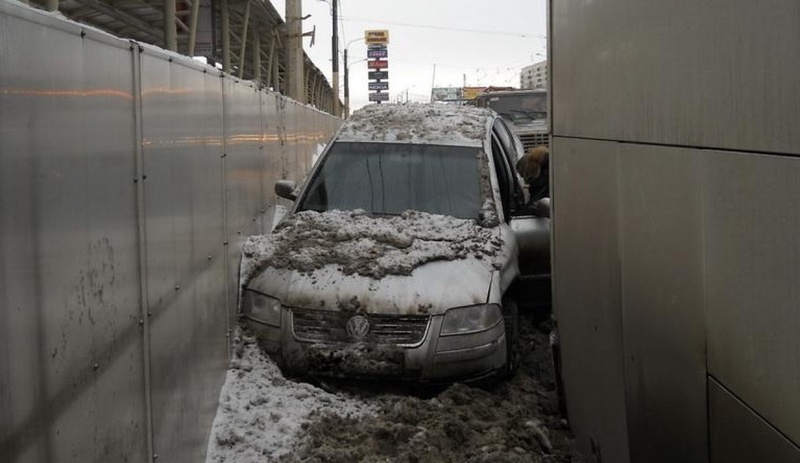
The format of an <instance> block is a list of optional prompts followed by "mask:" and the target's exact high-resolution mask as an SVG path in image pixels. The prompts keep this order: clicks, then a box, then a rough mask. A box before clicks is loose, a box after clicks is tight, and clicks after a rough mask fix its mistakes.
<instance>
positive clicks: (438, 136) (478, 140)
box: [337, 104, 492, 146]
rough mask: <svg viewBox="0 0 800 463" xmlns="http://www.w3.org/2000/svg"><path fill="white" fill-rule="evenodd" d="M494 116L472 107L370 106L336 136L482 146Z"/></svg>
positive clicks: (354, 115)
mask: <svg viewBox="0 0 800 463" xmlns="http://www.w3.org/2000/svg"><path fill="white" fill-rule="evenodd" d="M491 115H492V112H491V111H490V110H488V109H483V108H475V107H472V106H450V105H417V104H406V105H397V104H382V105H369V106H365V107H364V108H361V109H359V110H358V111H356V112H354V113H353V115H352V116H350V118H349V119H348V120H347V121H346V122H345V123H344V125H343V126H342V129H341V131H340V132H339V135H338V136H337V139H338V140H341V141H370V142H372V141H385V142H398V141H400V142H409V143H431V144H443V145H450V144H456V145H471V146H482V144H483V141H484V138H486V133H487V132H486V128H487V123H488V119H487V118H489V117H491Z"/></svg>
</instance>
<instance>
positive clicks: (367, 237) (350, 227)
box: [241, 210, 502, 282]
mask: <svg viewBox="0 0 800 463" xmlns="http://www.w3.org/2000/svg"><path fill="white" fill-rule="evenodd" d="M501 246H502V242H501V240H500V239H499V238H498V231H497V230H495V229H491V228H485V227H482V226H480V225H478V224H477V223H475V221H474V220H466V219H457V218H454V217H449V216H443V215H436V214H428V213H425V212H416V211H406V212H404V213H403V214H402V215H400V216H392V217H373V216H370V215H367V214H366V213H365V212H364V211H360V210H359V211H327V212H316V211H302V212H298V213H296V214H294V215H293V216H291V217H289V218H286V219H285V220H284V221H283V222H281V223H280V224H279V225H278V226H277V227H276V228H275V230H274V232H273V233H271V234H268V235H256V236H251V237H249V238H248V239H247V242H246V243H245V244H244V247H243V256H244V258H243V259H242V268H241V274H242V276H243V279H242V281H244V282H247V281H248V280H249V279H250V278H251V277H252V276H253V275H255V274H256V273H257V272H258V271H260V270H262V269H264V268H266V267H268V266H271V267H274V268H279V269H284V268H286V269H293V270H298V271H301V272H311V271H314V270H318V269H321V268H323V267H325V266H326V265H331V264H333V265H336V266H338V267H339V268H340V269H341V270H340V271H341V272H342V273H344V274H346V275H352V274H359V275H362V276H367V277H372V278H375V279H380V278H382V277H384V276H386V275H410V274H411V272H412V271H413V270H414V269H415V268H416V267H418V266H420V265H422V264H425V263H428V262H433V261H438V260H455V259H464V258H467V257H474V258H479V259H483V260H485V261H486V262H487V265H493V264H494V260H495V257H497V256H498V254H499V251H500V248H501Z"/></svg>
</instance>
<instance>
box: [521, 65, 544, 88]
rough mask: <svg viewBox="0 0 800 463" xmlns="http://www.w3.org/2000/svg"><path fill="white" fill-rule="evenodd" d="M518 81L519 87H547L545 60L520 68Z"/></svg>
mask: <svg viewBox="0 0 800 463" xmlns="http://www.w3.org/2000/svg"><path fill="white" fill-rule="evenodd" d="M519 81H520V82H519V86H520V88H547V61H540V62H538V63H534V64H531V65H530V66H525V67H524V68H522V71H521V72H520V73H519Z"/></svg>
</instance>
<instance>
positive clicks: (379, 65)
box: [367, 59, 389, 69]
mask: <svg viewBox="0 0 800 463" xmlns="http://www.w3.org/2000/svg"><path fill="white" fill-rule="evenodd" d="M367 67H368V68H370V69H384V68H388V67H389V62H388V61H386V60H382V59H376V60H373V61H367Z"/></svg>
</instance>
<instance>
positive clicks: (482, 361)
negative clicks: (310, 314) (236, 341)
mask: <svg viewBox="0 0 800 463" xmlns="http://www.w3.org/2000/svg"><path fill="white" fill-rule="evenodd" d="M443 318H444V317H443V316H442V315H434V316H431V317H429V318H428V324H427V327H426V330H425V335H424V336H423V338H422V340H421V342H418V343H415V344H412V345H402V344H400V345H397V344H382V343H369V342H326V341H321V340H317V341H313V342H312V341H308V340H303V339H301V338H299V337H298V336H297V334H296V332H295V329H294V326H293V320H294V317H293V316H292V309H291V308H287V307H284V308H283V309H282V311H281V324H280V325H281V326H280V327H278V326H270V325H267V324H264V323H261V322H259V321H257V320H254V319H252V318H249V317H247V316H245V319H246V320H247V324H248V326H250V327H251V328H252V329H253V330H254V331H255V332H256V334H257V336H258V339H259V342H260V344H261V346H262V347H263V348H264V349H265V350H266V351H267V352H268V353H270V354H272V355H273V356H274V358H275V359H276V360H277V361H278V364H279V365H280V366H281V368H282V369H284V370H285V371H286V372H287V373H290V374H295V375H299V376H312V377H314V376H319V377H340V378H387V379H401V380H413V381H420V382H450V381H469V380H471V379H480V378H484V377H487V376H490V375H492V374H494V373H495V372H497V371H499V370H502V369H503V368H504V367H505V364H506V336H505V327H504V325H503V322H502V321H500V322H499V323H497V324H495V325H494V326H492V327H489V328H488V329H486V330H483V331H479V332H474V333H469V334H457V335H445V336H441V335H440V331H441V326H442V320H443Z"/></svg>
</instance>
